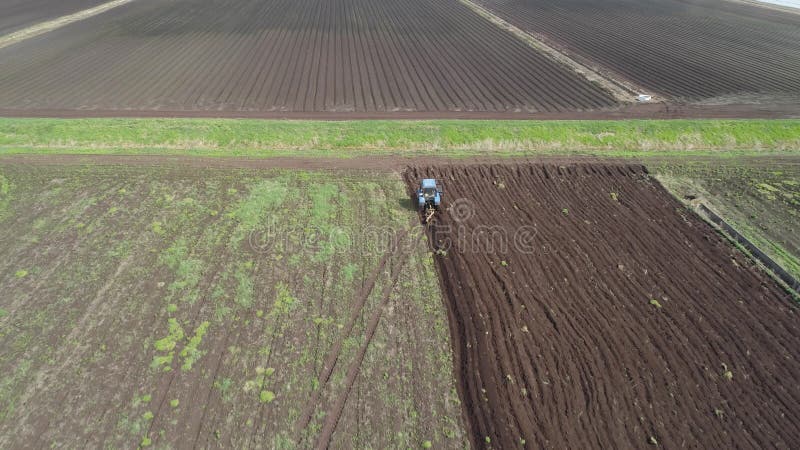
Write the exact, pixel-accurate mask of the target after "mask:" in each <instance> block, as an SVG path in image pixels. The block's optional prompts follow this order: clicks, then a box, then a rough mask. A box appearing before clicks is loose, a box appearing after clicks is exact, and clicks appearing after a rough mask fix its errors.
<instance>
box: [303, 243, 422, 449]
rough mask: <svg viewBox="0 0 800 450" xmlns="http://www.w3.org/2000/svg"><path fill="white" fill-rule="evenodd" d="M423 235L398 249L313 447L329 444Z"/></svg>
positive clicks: (319, 447)
mask: <svg viewBox="0 0 800 450" xmlns="http://www.w3.org/2000/svg"><path fill="white" fill-rule="evenodd" d="M423 236H424V234H423V233H422V232H420V233H419V235H418V236H417V237H416V239H413V240H412V241H411V243H410V245H407V247H406V248H400V249H399V250H398V260H397V262H396V264H395V271H394V273H393V274H392V277H391V281H390V282H389V284H387V285H386V287H385V288H384V289H383V292H382V293H381V302H380V303H379V304H378V305H377V306H376V307H375V311H374V312H373V313H372V316H371V317H370V320H369V322H368V323H367V327H366V331H365V339H364V342H363V343H362V344H361V347H360V348H359V349H358V352H357V353H356V355H355V357H354V358H353V360H352V361H351V362H350V367H349V369H348V370H347V375H346V377H345V379H344V388H343V390H342V391H341V392H339V396H338V398H337V399H336V401H335V402H334V403H333V405H331V407H330V408H329V409H328V411H327V413H326V414H325V424H324V425H323V427H322V431H321V432H320V435H319V438H318V439H317V443H316V445H315V448H317V449H326V448H328V446H329V445H330V443H331V438H332V437H333V432H334V431H335V430H336V425H337V424H338V423H339V418H340V417H341V415H342V411H343V410H344V407H345V404H346V403H347V399H348V397H349V395H350V391H351V390H352V388H353V385H354V384H355V382H356V378H357V377H358V373H359V371H360V369H361V363H362V362H363V361H364V356H365V355H366V354H367V350H368V349H369V346H370V343H371V342H372V337H373V336H374V335H375V331H376V330H377V329H378V324H379V322H380V319H381V315H382V314H383V310H384V308H385V307H386V304H387V303H388V301H389V298H390V297H391V295H392V292H393V291H394V288H395V285H396V284H397V280H398V279H399V278H400V273H402V271H403V268H404V267H405V264H406V262H407V261H408V258H409V256H410V254H411V252H412V251H413V250H414V249H415V248H416V244H418V243H419V242H420V241H421V240H422V237H423Z"/></svg>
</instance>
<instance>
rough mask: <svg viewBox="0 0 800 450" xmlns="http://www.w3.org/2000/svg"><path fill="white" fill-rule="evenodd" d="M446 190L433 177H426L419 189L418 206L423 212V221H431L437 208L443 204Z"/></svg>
mask: <svg viewBox="0 0 800 450" xmlns="http://www.w3.org/2000/svg"><path fill="white" fill-rule="evenodd" d="M443 196H444V191H442V186H441V185H440V184H439V183H437V182H436V180H435V179H433V178H425V179H423V180H422V183H420V187H419V189H417V208H419V210H420V212H422V217H423V221H424V222H425V223H430V221H431V219H433V216H434V215H435V214H436V210H437V209H439V207H440V206H442V197H443Z"/></svg>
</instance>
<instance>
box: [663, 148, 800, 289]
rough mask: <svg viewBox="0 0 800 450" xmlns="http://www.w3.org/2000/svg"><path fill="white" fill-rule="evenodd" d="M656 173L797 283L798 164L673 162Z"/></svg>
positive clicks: (799, 229) (792, 161)
mask: <svg viewBox="0 0 800 450" xmlns="http://www.w3.org/2000/svg"><path fill="white" fill-rule="evenodd" d="M654 170H655V173H656V176H657V177H658V179H659V181H661V183H662V184H663V185H664V186H665V187H667V188H668V189H669V190H670V191H671V192H673V193H674V194H675V195H676V196H677V197H678V198H681V199H683V200H684V201H686V202H687V203H693V202H702V203H704V204H705V205H706V206H708V207H709V208H711V209H712V210H713V211H715V212H716V213H717V214H720V215H721V216H722V217H724V218H725V220H726V221H727V222H728V223H730V224H731V225H732V226H733V227H734V228H736V229H737V231H739V232H740V233H742V234H744V235H745V236H747V238H748V239H749V240H750V241H751V242H753V243H754V244H756V246H757V247H758V248H759V249H761V250H762V251H763V252H765V253H766V254H767V255H768V256H769V257H770V258H772V259H773V260H775V261H776V262H777V263H778V264H780V265H781V267H783V268H784V269H786V270H787V271H788V272H789V273H790V274H792V275H793V276H794V277H795V278H796V279H800V164H798V161H797V160H796V159H792V158H788V159H783V158H772V159H770V160H769V161H768V162H765V161H759V160H757V159H756V160H752V159H751V160H747V159H745V160H740V159H734V160H733V161H727V162H723V163H721V162H720V161H715V162H710V161H683V162H681V163H679V162H677V161H673V162H671V163H664V164H661V165H658V166H657V167H656V168H655V169H654Z"/></svg>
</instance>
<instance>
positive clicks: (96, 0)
mask: <svg viewBox="0 0 800 450" xmlns="http://www.w3.org/2000/svg"><path fill="white" fill-rule="evenodd" d="M105 1H107V0H3V1H2V2H0V36H2V35H4V34H8V33H12V32H14V31H17V30H19V29H21V28H25V27H27V26H31V25H34V24H36V23H38V22H42V21H45V20H50V19H54V18H56V17H61V16H64V15H67V14H73V13H76V12H78V11H81V10H84V9H88V8H92V7H94V6H97V5H99V4H101V3H105Z"/></svg>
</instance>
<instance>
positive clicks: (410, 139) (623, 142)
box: [0, 118, 800, 158]
mask: <svg viewBox="0 0 800 450" xmlns="http://www.w3.org/2000/svg"><path fill="white" fill-rule="evenodd" d="M686 153H691V154H692V155H709V154H716V155H718V156H721V155H720V154H721V153H723V154H725V155H726V156H743V155H760V154H770V153H781V154H793V153H794V154H797V153H800V120H798V119H786V120H761V119H752V120H751V119H748V120H618V121H614V120H608V121H496V120H423V121H387V120H354V121H305V120H303V121H289V120H255V119H130V118H118V119H44V118H33V119H32V118H0V156H1V155H9V154H104V155H107V154H119V155H170V156H174V155H186V156H192V155H195V156H218V157H223V156H231V157H243V156H244V157H257V158H266V157H274V156H303V157H316V156H326V157H332V156H333V157H356V156H366V155H392V154H399V155H404V156H425V155H429V156H433V155H435V156H451V157H465V156H475V155H484V156H486V155H491V156H504V155H508V156H520V155H595V156H609V157H642V156H648V155H658V156H670V155H674V156H679V155H682V154H686Z"/></svg>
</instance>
